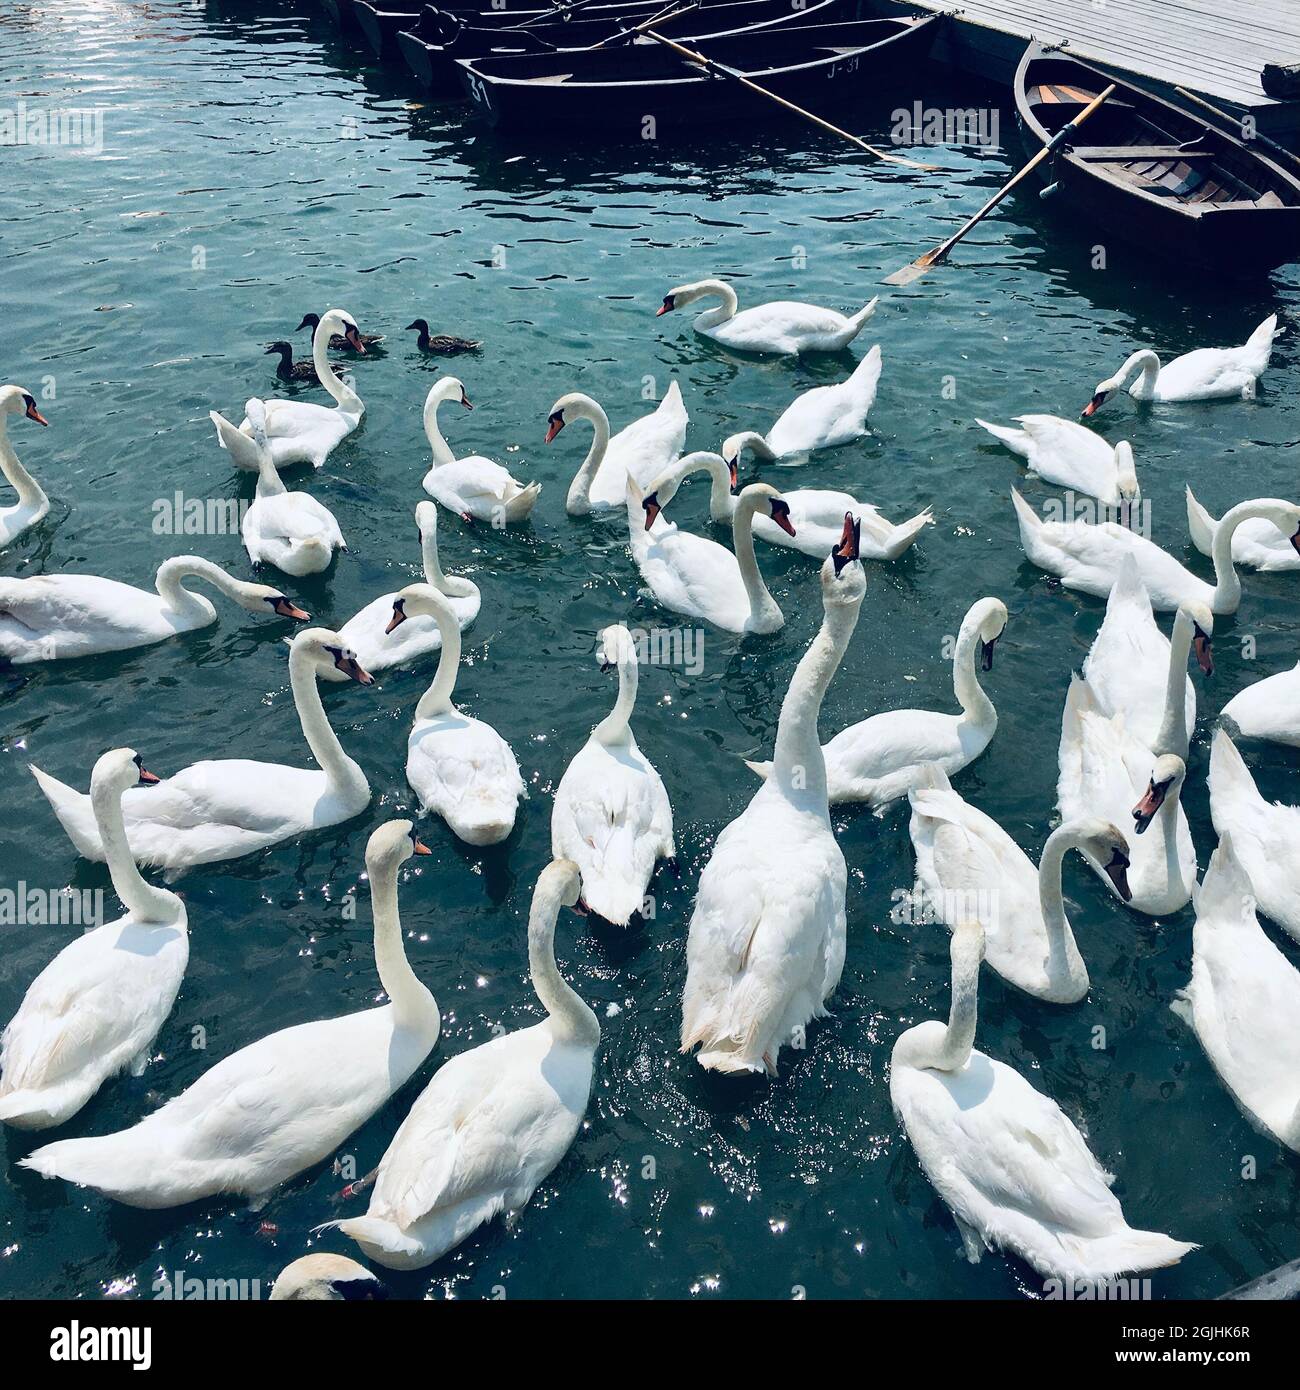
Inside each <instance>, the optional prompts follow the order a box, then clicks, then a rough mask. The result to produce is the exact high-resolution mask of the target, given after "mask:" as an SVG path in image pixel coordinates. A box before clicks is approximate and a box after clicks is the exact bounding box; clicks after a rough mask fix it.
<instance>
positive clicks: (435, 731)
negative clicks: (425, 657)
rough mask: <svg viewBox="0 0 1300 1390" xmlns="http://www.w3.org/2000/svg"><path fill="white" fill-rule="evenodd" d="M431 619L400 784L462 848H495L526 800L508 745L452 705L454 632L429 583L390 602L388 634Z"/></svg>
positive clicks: (456, 654) (448, 610)
mask: <svg viewBox="0 0 1300 1390" xmlns="http://www.w3.org/2000/svg"><path fill="white" fill-rule="evenodd" d="M421 614H423V615H425V616H427V617H431V618H432V619H433V620H434V621H435V622H436V623H437V625H438V630H439V632H441V634H442V654H441V655H440V656H439V658H438V670H437V673H436V674H435V675H434V678H433V683H432V685H430V686H429V688H428V690H426V691H425V692H424V694H423V695H422V696H421V697H420V703H419V704H418V705H416V707H415V723H414V725H413V726H412V728H411V734H410V737H409V739H408V740H407V744H406V780H407V781H408V782H409V783H410V784H411V786H412V787H413V788H414V789H415V792H416V795H417V796H419V798H420V805H421V806H422V807H423V808H424V809H425V810H426V811H433V812H434V813H435V814H436V815H439V816H441V817H442V818H443V819H444V820H445V821H446V822H447V824H448V825H449V826H450V827H451V829H452V831H453V832H454V833H455V834H456V835H458V836H459V837H460V838H461V839H462V840H464V841H465V843H466V844H470V845H498V844H500V843H501V841H502V840H504V839H505V838H506V836H507V835H509V834H510V832H511V831H512V830H513V829H514V827H515V816H516V815H517V813H518V810H519V798H520V797H521V796H526V795H527V792H526V790H525V788H524V779H523V778H522V777H521V776H520V775H519V763H518V762H517V761H516V759H515V755H514V753H513V752H512V751H511V748H510V745H509V744H508V743H507V742H506V741H505V739H503V738H502V737H501V735H500V734H499V733H497V731H496V730H495V729H494V728H493V727H492V726H491V725H490V724H485V723H484V722H483V721H482V720H481V719H474V718H472V717H471V716H470V715H468V714H462V713H461V711H460V710H458V709H457V708H456V706H455V705H454V704H452V702H451V697H452V695H453V693H454V692H455V689H456V676H457V674H458V672H459V670H460V626H459V624H458V623H457V621H456V613H455V610H454V609H453V608H452V606H451V604H450V603H449V602H448V601H447V599H446V597H445V596H444V595H443V594H442V593H440V592H439V591H438V590H437V589H435V588H434V587H433V586H432V585H431V584H408V585H407V587H406V588H405V589H403V590H402V591H401V593H399V594H398V595H397V597H396V598H395V599H394V600H393V607H392V619H391V622H390V624H389V631H390V632H395V631H396V630H397V629H398V628H399V627H400V626H401V625H402V624H403V623H405V622H406V621H407V619H408V618H413V617H419V616H420V615H421Z"/></svg>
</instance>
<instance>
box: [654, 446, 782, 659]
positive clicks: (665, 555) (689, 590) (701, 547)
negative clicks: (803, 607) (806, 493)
mask: <svg viewBox="0 0 1300 1390" xmlns="http://www.w3.org/2000/svg"><path fill="white" fill-rule="evenodd" d="M703 457H705V455H702V454H698V453H696V454H687V455H686V458H685V459H683V460H682V465H686V464H688V463H689V464H692V465H693V464H696V463H698V462H699V461H700V459H701V458H703ZM710 457H713V458H717V459H718V462H719V463H720V464H722V460H721V459H720V458H718V455H716V454H713V455H711V456H710ZM679 466H680V465H679ZM722 467H723V468H724V469H725V468H726V465H725V464H722ZM760 508H766V509H767V511H768V513H769V514H770V515H771V517H772V519H773V520H774V521H775V522H776V523H777V525H778V526H781V527H783V528H784V529H786V530H792V529H793V528H792V527H791V524H790V518H789V516H788V514H787V511H786V505H785V502H784V501H783V500H782V498H781V494H780V493H779V492H777V490H776V489H775V488H774V487H768V485H767V484H766V483H750V485H749V486H748V487H747V488H745V490H744V491H743V492H742V493H741V494H740V496H739V497H738V498H737V499H736V511H735V515H734V517H733V518H732V545H733V546H734V547H735V550H734V552H733V551H731V550H728V549H727V547H726V546H725V545H719V544H718V543H717V541H711V540H708V539H707V538H706V537H704V536H696V535H693V534H692V533H691V532H690V531H681V530H678V528H677V527H676V526H675V525H674V524H673V523H672V522H671V521H669V520H668V519H667V517H660V515H659V513H660V510H661V508H660V504H659V500H658V498H656V497H655V495H654V493H653V492H651V493H649V494H647V495H645V496H642V493H641V489H640V487H639V486H638V485H637V481H636V479H635V478H633V477H631V476H630V475H629V477H628V480H627V530H628V544H629V546H630V548H631V550H632V558H633V559H634V560H635V561H636V567H637V569H639V570H640V571H641V577H642V578H643V579H644V580H645V582H646V583H647V584H648V585H649V586H650V591H651V592H652V593H653V594H654V596H655V598H656V600H657V601H658V602H659V603H661V604H663V606H664V607H665V608H671V609H672V610H673V612H675V613H685V614H686V616H687V617H690V618H701V619H703V620H704V621H705V622H710V623H714V624H716V625H717V626H718V627H721V628H725V629H726V630H727V631H728V632H775V631H776V630H777V629H778V628H780V627H782V626H783V625H784V623H785V615H784V614H783V613H782V612H781V609H780V608H779V607H778V606H777V602H776V600H775V599H774V598H773V597H772V595H771V594H770V593H769V592H768V589H767V585H766V584H764V583H763V575H762V572H761V571H760V570H759V568H758V557H757V556H756V555H755V554H754V530H753V525H754V519H755V516H756V514H757V513H758V511H759V509H760Z"/></svg>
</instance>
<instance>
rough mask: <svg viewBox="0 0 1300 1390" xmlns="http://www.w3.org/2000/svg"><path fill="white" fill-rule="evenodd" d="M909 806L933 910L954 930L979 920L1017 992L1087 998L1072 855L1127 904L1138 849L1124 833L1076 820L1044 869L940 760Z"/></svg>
mask: <svg viewBox="0 0 1300 1390" xmlns="http://www.w3.org/2000/svg"><path fill="white" fill-rule="evenodd" d="M908 799H909V800H910V802H911V805H912V819H911V824H910V826H909V830H910V833H911V836H912V848H913V849H914V850H915V851H916V881H917V891H918V892H919V894H920V895H921V897H920V902H921V904H922V905H923V906H924V908H925V909H927V910H928V911H930V912H932V913H933V914H935V915H936V916H937V917H938V920H939V921H941V922H944V923H946V924H947V925H948V926H949V927H954V928H955V927H957V926H958V925H959V924H960V923H961V922H963V921H966V920H972V921H975V920H978V921H979V922H980V924H981V925H982V926H983V928H984V933H985V940H986V945H987V950H988V962H989V964H990V965H991V966H992V967H993V969H994V970H996V971H997V972H998V974H999V975H1001V976H1002V978H1003V979H1004V980H1006V981H1007V982H1008V983H1010V984H1013V985H1015V986H1016V988H1017V989H1023V990H1024V991H1025V992H1026V993H1027V994H1032V995H1034V996H1035V998H1038V999H1045V1000H1047V1001H1048V1002H1049V1003H1052V1004H1075V1003H1077V1002H1078V1001H1079V1000H1080V999H1082V998H1083V997H1084V995H1085V994H1087V992H1088V967H1087V966H1086V965H1085V964H1084V963H1083V957H1082V956H1081V955H1080V954H1079V948H1078V946H1077V945H1076V943H1075V939H1074V932H1073V931H1072V930H1071V928H1070V923H1069V919H1068V918H1067V917H1066V915H1065V900H1064V898H1063V897H1062V894H1061V870H1062V866H1063V865H1062V861H1063V860H1064V859H1065V856H1066V854H1067V853H1068V852H1069V851H1070V850H1072V849H1077V850H1080V851H1081V852H1084V853H1087V854H1088V855H1090V856H1091V858H1092V859H1093V860H1094V862H1096V863H1098V864H1101V865H1102V866H1103V867H1104V868H1105V871H1106V874H1107V876H1108V877H1109V878H1110V880H1111V882H1112V883H1114V884H1115V887H1116V889H1117V890H1118V891H1119V894H1120V896H1121V897H1127V895H1128V880H1127V878H1126V872H1127V869H1128V865H1129V848H1128V841H1127V840H1126V839H1125V838H1124V836H1123V835H1122V834H1121V833H1120V831H1119V830H1117V829H1116V828H1115V826H1114V825H1112V824H1111V823H1110V822H1109V821H1107V820H1104V819H1098V818H1097V817H1096V816H1084V817H1081V818H1080V819H1078V820H1071V821H1067V822H1066V823H1065V824H1064V825H1061V826H1058V827H1057V828H1056V829H1055V830H1053V831H1052V833H1051V834H1050V835H1049V836H1048V837H1047V843H1046V844H1045V845H1044V846H1043V852H1042V854H1041V855H1040V856H1039V865H1038V868H1036V869H1035V868H1034V866H1033V863H1032V862H1031V861H1030V858H1029V856H1028V855H1027V854H1026V853H1025V852H1024V850H1022V849H1021V848H1020V846H1019V845H1018V844H1016V842H1015V841H1014V840H1013V839H1012V838H1011V836H1010V835H1008V834H1007V832H1006V831H1005V830H1003V828H1002V827H1001V826H1000V825H999V824H998V823H997V821H995V820H994V819H993V818H992V817H991V816H986V815H985V814H984V812H983V811H981V810H978V809H977V808H976V807H974V806H972V805H971V804H970V802H968V801H966V800H965V799H964V798H963V797H962V796H961V795H960V793H958V792H955V791H953V789H952V787H951V785H950V784H949V782H948V778H947V776H946V775H945V773H944V772H943V770H942V768H939V767H936V766H935V765H934V764H933V763H929V764H927V765H926V767H924V768H923V769H922V771H921V775H920V777H919V778H918V779H917V784H916V785H915V786H914V787H913V788H912V790H911V791H910V792H909V793H908Z"/></svg>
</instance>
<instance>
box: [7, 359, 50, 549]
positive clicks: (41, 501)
mask: <svg viewBox="0 0 1300 1390" xmlns="http://www.w3.org/2000/svg"><path fill="white" fill-rule="evenodd" d="M19 414H22V415H25V416H26V417H27V418H28V419H29V420H35V421H36V423H37V424H38V425H48V424H49V423H50V422H49V421H48V420H47V419H46V418H45V416H44V415H42V414H41V412H40V411H39V410H37V408H36V397H35V396H33V395H32V393H31V392H30V391H24V390H23V388H22V387H21V386H0V472H3V473H4V475H5V481H6V482H7V483H8V484H9V486H10V487H11V488H13V490H14V491H15V492H16V493H17V494H18V501H17V502H16V503H14V505H13V506H12V507H0V546H5V545H9V544H11V543H12V542H13V541H16V540H17V539H18V537H19V536H21V535H22V533H23V532H24V531H26V530H28V529H29V528H30V527H32V526H35V525H36V523H37V522H38V521H39V520H40V519H41V518H42V517H43V516H44V515H45V514H46V513H47V512H48V511H49V510H50V499H49V498H48V497H46V495H45V493H44V491H43V490H42V488H41V485H40V483H38V482H37V481H36V479H35V478H33V477H32V475H31V474H30V473H29V472H28V471H27V470H26V469H25V468H24V467H23V466H22V464H21V463H19V461H18V455H17V454H16V453H14V446H13V445H12V444H10V442H9V417H10V416H11V415H19Z"/></svg>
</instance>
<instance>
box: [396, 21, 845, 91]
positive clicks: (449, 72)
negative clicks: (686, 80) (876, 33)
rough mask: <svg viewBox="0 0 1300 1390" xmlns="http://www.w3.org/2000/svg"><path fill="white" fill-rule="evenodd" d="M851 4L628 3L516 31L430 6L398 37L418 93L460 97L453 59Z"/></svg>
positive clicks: (741, 25)
mask: <svg viewBox="0 0 1300 1390" xmlns="http://www.w3.org/2000/svg"><path fill="white" fill-rule="evenodd" d="M852 10H853V5H852V3H851V0H850V2H849V3H846V0H814V3H810V4H809V5H808V7H807V8H806V9H803V10H797V9H793V8H792V7H791V5H790V0H723V2H722V3H719V0H712V3H709V4H704V5H698V4H697V5H694V6H692V7H690V8H686V7H685V4H684V3H683V4H681V5H676V4H673V3H671V0H634V3H632V4H623V5H617V6H611V5H602V6H599V7H593V8H592V9H591V10H589V11H588V10H582V11H579V12H577V13H576V14H575V15H574V16H573V18H572V19H567V20H560V21H551V22H547V21H546V20H545V19H544V17H543V16H539V17H538V19H537V20H536V22H534V23H530V24H528V26H527V27H526V28H521V27H520V23H521V21H520V20H519V19H518V18H515V19H513V20H512V21H511V23H510V24H509V25H508V26H503V25H500V24H493V25H480V23H479V22H478V20H479V17H477V16H473V15H456V14H449V13H445V12H440V11H438V10H436V9H434V8H433V7H432V6H430V7H428V8H426V9H425V10H424V11H423V13H422V15H421V22H420V24H419V26H417V28H416V29H414V30H407V31H405V32H403V33H401V34H399V35H398V36H397V41H398V45H399V47H400V49H401V52H402V54H403V56H404V57H405V58H406V62H407V65H408V66H409V67H410V69H411V71H412V72H413V73H414V74H415V76H416V77H417V78H418V79H419V81H420V82H421V83H422V84H423V85H424V86H425V87H429V88H430V89H432V90H434V91H444V90H447V89H450V90H452V91H454V92H455V93H456V94H458V95H460V94H461V84H460V70H459V68H457V66H456V59H458V58H486V57H490V56H497V55H506V54H528V53H534V54H538V53H541V54H544V53H554V52H555V51H557V50H558V49H581V48H589V47H591V46H592V45H594V44H598V43H602V44H603V43H609V44H624V43H628V42H630V41H631V34H630V32H629V31H631V30H632V29H634V28H635V27H636V25H638V24H640V23H642V22H644V21H646V20H648V19H651V18H654V19H655V20H656V23H655V28H656V29H657V30H658V32H659V33H661V34H667V35H669V36H670V37H672V38H678V39H682V40H687V39H697V38H700V37H716V36H718V35H720V34H731V33H738V32H741V31H747V30H750V29H755V28H759V27H760V26H761V27H763V28H770V27H772V26H775V25H778V24H781V25H787V24H817V23H822V22H825V21H826V20H829V19H832V18H835V19H844V18H849V17H850V15H851V13H852Z"/></svg>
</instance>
